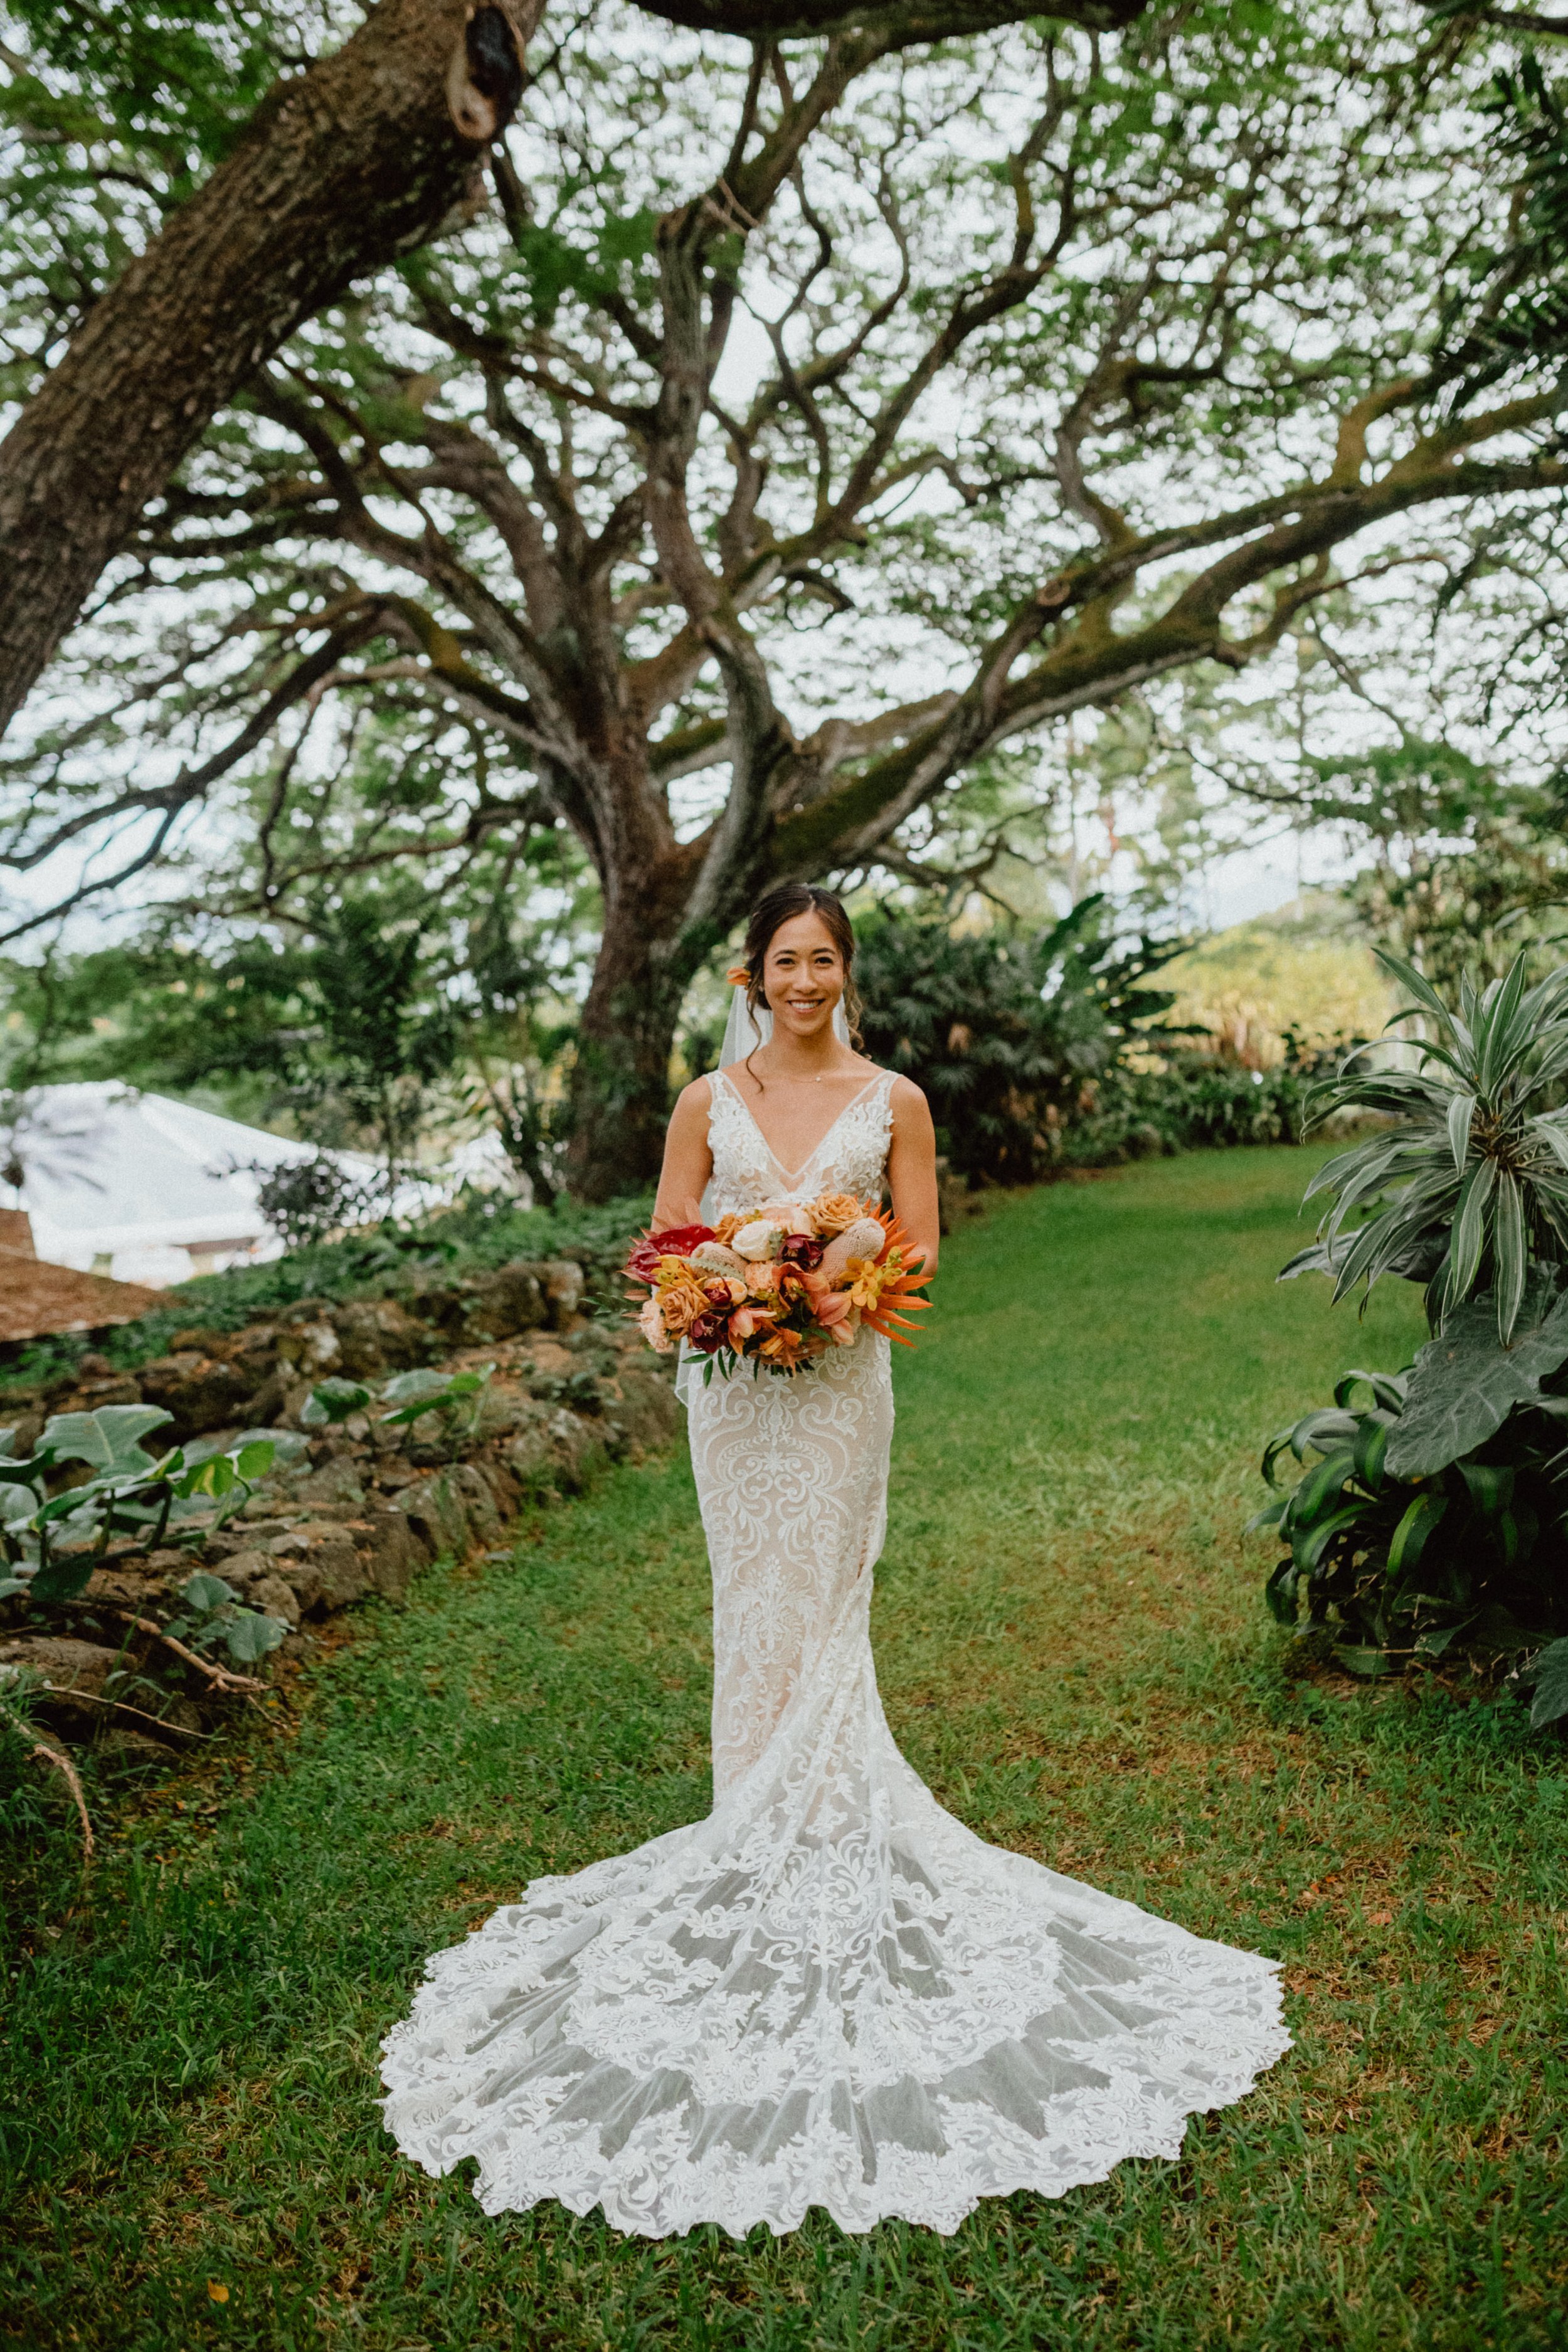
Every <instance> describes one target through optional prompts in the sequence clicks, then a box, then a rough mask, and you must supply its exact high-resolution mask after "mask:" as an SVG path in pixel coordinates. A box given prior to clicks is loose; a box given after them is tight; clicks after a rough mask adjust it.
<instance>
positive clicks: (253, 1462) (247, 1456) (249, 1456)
mask: <svg viewBox="0 0 1568 2352" xmlns="http://www.w3.org/2000/svg"><path fill="white" fill-rule="evenodd" d="M277 1451H278V1448H277V1447H276V1446H275V1445H274V1444H273V1443H272V1440H271V1439H270V1438H269V1437H257V1438H253V1439H252V1440H251V1442H250V1444H248V1445H240V1446H237V1448H235V1450H234V1451H233V1452H231V1454H230V1455H229V1460H230V1461H231V1462H232V1463H233V1464H234V1466H235V1469H236V1471H237V1473H238V1475H239V1476H240V1477H241V1478H243V1479H244V1481H245V1483H246V1485H247V1486H255V1484H256V1482H257V1480H258V1478H265V1477H266V1475H267V1473H268V1471H269V1470H270V1469H271V1467H272V1463H273V1457H274V1455H275V1454H277Z"/></svg>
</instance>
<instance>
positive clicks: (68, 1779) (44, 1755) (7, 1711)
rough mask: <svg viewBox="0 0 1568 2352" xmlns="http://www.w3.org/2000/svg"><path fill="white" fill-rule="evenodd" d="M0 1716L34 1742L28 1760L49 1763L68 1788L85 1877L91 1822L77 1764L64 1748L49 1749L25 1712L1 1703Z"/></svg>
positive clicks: (88, 1865)
mask: <svg viewBox="0 0 1568 2352" xmlns="http://www.w3.org/2000/svg"><path fill="white" fill-rule="evenodd" d="M0 1715H3V1716H4V1717H5V1720H6V1722H7V1723H9V1724H12V1725H14V1726H15V1727H16V1730H18V1731H19V1732H20V1733H21V1735H22V1737H23V1738H24V1739H30V1740H31V1741H32V1743H33V1744H32V1746H31V1747H30V1748H28V1750H27V1757H28V1761H29V1762H31V1760H32V1759H34V1758H35V1757H37V1758H39V1759H41V1760H42V1761H43V1762H44V1763H46V1764H52V1765H53V1766H54V1768H55V1769H56V1771H57V1772H58V1773H59V1774H60V1776H61V1778H62V1779H63V1780H64V1781H65V1784H66V1787H67V1788H68V1790H70V1792H71V1802H72V1803H73V1804H74V1805H75V1807H76V1811H77V1819H78V1820H79V1822H80V1823H81V1874H82V1876H83V1877H84V1878H85V1877H86V1876H87V1874H88V1872H89V1870H90V1869H91V1868H92V1857H93V1852H94V1843H95V1842H94V1839H93V1834H92V1823H91V1822H90V1821H89V1819H88V1811H87V1798H86V1796H85V1795H84V1793H83V1791H82V1785H81V1782H80V1780H79V1779H78V1778H77V1769H76V1766H75V1765H74V1764H73V1763H72V1762H71V1760H70V1758H69V1757H68V1756H67V1755H66V1754H65V1753H64V1751H63V1749H61V1748H51V1747H50V1745H49V1743H48V1741H47V1739H43V1738H39V1736H38V1730H37V1725H36V1724H31V1723H29V1722H28V1721H27V1718H26V1716H25V1715H16V1714H14V1713H13V1711H12V1710H11V1708H10V1707H8V1706H4V1705H0Z"/></svg>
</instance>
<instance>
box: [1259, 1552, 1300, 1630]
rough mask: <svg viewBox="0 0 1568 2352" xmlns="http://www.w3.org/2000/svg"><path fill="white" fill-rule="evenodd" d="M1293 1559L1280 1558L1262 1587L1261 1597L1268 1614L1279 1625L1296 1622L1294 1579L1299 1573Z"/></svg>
mask: <svg viewBox="0 0 1568 2352" xmlns="http://www.w3.org/2000/svg"><path fill="white" fill-rule="evenodd" d="M1299 1572H1300V1571H1299V1570H1298V1569H1297V1566H1296V1563H1295V1561H1294V1560H1293V1559H1282V1560H1281V1561H1280V1563H1279V1567H1278V1568H1277V1569H1276V1570H1274V1573H1273V1575H1272V1576H1271V1577H1270V1578H1269V1580H1268V1583H1267V1584H1266V1585H1265V1586H1264V1588H1263V1598H1264V1600H1265V1601H1266V1602H1267V1603H1268V1609H1269V1612H1270V1614H1271V1615H1273V1616H1275V1617H1277V1618H1278V1619H1279V1622H1280V1624H1281V1625H1293V1624H1294V1623H1295V1622H1296V1580H1297V1576H1298V1574H1299Z"/></svg>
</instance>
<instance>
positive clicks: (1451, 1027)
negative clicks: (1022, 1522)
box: [1253, 954, 1568, 1723]
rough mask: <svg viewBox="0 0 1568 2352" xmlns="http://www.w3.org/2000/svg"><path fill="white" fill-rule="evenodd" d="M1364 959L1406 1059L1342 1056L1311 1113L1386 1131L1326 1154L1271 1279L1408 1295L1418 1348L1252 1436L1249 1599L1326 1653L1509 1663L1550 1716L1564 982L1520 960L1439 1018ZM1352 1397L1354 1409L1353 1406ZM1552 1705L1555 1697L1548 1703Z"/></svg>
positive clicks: (1566, 1343) (1567, 1426)
mask: <svg viewBox="0 0 1568 2352" xmlns="http://www.w3.org/2000/svg"><path fill="white" fill-rule="evenodd" d="M1383 961H1384V964H1385V965H1386V966H1387V968H1388V969H1389V971H1391V972H1393V973H1394V977H1395V978H1396V979H1397V980H1399V981H1400V982H1402V983H1403V985H1404V986H1405V989H1406V990H1407V992H1409V994H1410V995H1411V997H1412V998H1413V999H1414V1000H1415V1003H1414V1007H1412V1006H1410V1005H1407V1006H1405V1007H1404V1008H1402V1010H1401V1011H1400V1012H1399V1013H1396V1014H1395V1015H1394V1020H1395V1021H1402V1020H1405V1019H1407V1018H1408V1017H1409V1015H1410V1013H1411V1012H1412V1010H1413V1009H1416V1010H1418V1011H1419V1013H1420V1014H1421V1015H1422V1017H1423V1019H1424V1020H1425V1021H1426V1023H1427V1024H1430V1033H1433V1034H1427V1035H1426V1037H1424V1038H1422V1039H1420V1040H1418V1041H1417V1042H1416V1043H1415V1045H1414V1047H1413V1048H1412V1053H1413V1058H1414V1061H1415V1067H1414V1068H1405V1069H1393V1070H1373V1069H1369V1068H1367V1067H1366V1066H1365V1065H1364V1057H1363V1053H1362V1051H1361V1049H1357V1051H1356V1052H1354V1053H1352V1055H1349V1056H1347V1058H1346V1061H1345V1063H1344V1065H1343V1066H1342V1069H1341V1071H1340V1073H1339V1074H1338V1076H1336V1077H1334V1078H1333V1079H1332V1080H1331V1081H1330V1082H1328V1083H1327V1084H1326V1085H1323V1086H1321V1087H1318V1088H1317V1089H1315V1091H1314V1094H1313V1097H1312V1108H1314V1109H1315V1110H1316V1111H1317V1112H1318V1114H1319V1115H1320V1116H1321V1115H1322V1114H1324V1113H1326V1112H1330V1111H1334V1112H1344V1111H1347V1110H1348V1111H1352V1112H1356V1111H1360V1112H1366V1111H1373V1112H1378V1113H1381V1114H1383V1115H1384V1118H1385V1119H1386V1120H1388V1121H1389V1122H1390V1124H1388V1125H1386V1126H1385V1127H1384V1130H1383V1131H1382V1132H1380V1133H1379V1134H1377V1135H1375V1136H1373V1138H1372V1139H1369V1140H1366V1141H1363V1142H1360V1143H1358V1144H1356V1145H1354V1146H1353V1147H1352V1149H1351V1150H1349V1151H1346V1152H1343V1153H1341V1154H1339V1155H1338V1156H1337V1157H1336V1158H1334V1159H1332V1160H1329V1161H1328V1162H1326V1163H1325V1165H1324V1167H1323V1168H1322V1169H1321V1170H1320V1171H1319V1172H1318V1174H1317V1175H1316V1176H1315V1177H1314V1178H1313V1180H1312V1182H1311V1183H1310V1185H1309V1187H1308V1190H1307V1197H1308V1198H1309V1199H1310V1198H1312V1197H1313V1196H1314V1195H1317V1194H1321V1193H1323V1192H1329V1193H1331V1195H1332V1196H1333V1203H1332V1207H1331V1210H1330V1212H1329V1213H1328V1214H1327V1215H1326V1216H1325V1218H1324V1220H1323V1223H1322V1225H1321V1228H1320V1232H1319V1236H1318V1239H1317V1241H1316V1243H1314V1244H1313V1245H1312V1246H1311V1247H1310V1249H1307V1250H1304V1251H1301V1252H1300V1253H1299V1254H1298V1255H1297V1256H1296V1257H1294V1258H1292V1259H1291V1261H1290V1263H1289V1265H1287V1266H1286V1267H1285V1268H1284V1269H1283V1271H1282V1274H1281V1276H1280V1279H1281V1280H1285V1279H1288V1278H1289V1277H1290V1276H1295V1275H1299V1274H1301V1273H1304V1272H1308V1271H1315V1272H1321V1273H1324V1274H1327V1275H1329V1276H1331V1278H1332V1279H1333V1283H1334V1297H1335V1298H1336V1299H1339V1298H1341V1297H1343V1296H1344V1295H1345V1294H1346V1293H1347V1291H1349V1290H1350V1289H1351V1288H1352V1286H1355V1285H1356V1284H1357V1283H1362V1284H1363V1285H1364V1286H1365V1288H1366V1289H1367V1290H1370V1289H1371V1287H1372V1286H1373V1284H1374V1283H1375V1282H1377V1281H1379V1280H1381V1279H1382V1278H1383V1277H1384V1276H1385V1275H1390V1274H1393V1275H1398V1276H1403V1277H1404V1278H1405V1279H1407V1280H1410V1281H1415V1282H1418V1283H1420V1284H1422V1285H1423V1286H1424V1289H1425V1294H1426V1313H1427V1320H1428V1325H1429V1328H1430V1329H1431V1332H1432V1337H1431V1339H1429V1340H1428V1342H1427V1344H1426V1346H1425V1347H1424V1348H1422V1349H1421V1350H1420V1351H1419V1353H1418V1354H1417V1356H1416V1358H1415V1363H1414V1364H1413V1365H1411V1366H1409V1367H1407V1369H1406V1370H1405V1371H1404V1372H1402V1373H1399V1374H1395V1375H1387V1374H1372V1373H1363V1372H1352V1373H1348V1374H1347V1375H1346V1377H1345V1379H1344V1380H1343V1381H1342V1382H1341V1383H1340V1386H1339V1388H1338V1390H1337V1391H1336V1392H1335V1399H1334V1403H1333V1406H1332V1407H1331V1408H1325V1409H1323V1410H1321V1411H1319V1412H1311V1413H1308V1414H1306V1415H1304V1416H1303V1417H1302V1418H1301V1419H1300V1420H1299V1421H1298V1422H1296V1423H1293V1424H1292V1425H1291V1426H1290V1427H1289V1428H1287V1429H1284V1430H1281V1431H1280V1432H1279V1433H1278V1435H1277V1436H1275V1437H1274V1438H1273V1439H1271V1441H1270V1443H1269V1444H1268V1448H1267V1450H1266V1452H1265V1454H1264V1458H1263V1474H1264V1476H1265V1478H1266V1479H1267V1480H1268V1483H1269V1485H1270V1486H1277V1485H1278V1477H1277V1473H1278V1469H1279V1465H1280V1463H1281V1462H1282V1461H1283V1460H1284V1459H1285V1457H1286V1456H1287V1454H1291V1455H1293V1456H1294V1457H1295V1459H1296V1460H1297V1461H1298V1462H1300V1463H1301V1464H1303V1465H1305V1464H1306V1461H1307V1457H1308V1455H1309V1454H1314V1455H1316V1457H1317V1459H1316V1460H1315V1461H1314V1462H1313V1463H1312V1464H1311V1465H1310V1467H1306V1468H1304V1469H1303V1472H1302V1475H1301V1476H1300V1480H1299V1481H1298V1483H1297V1484H1296V1485H1295V1486H1293V1487H1292V1488H1291V1489H1290V1490H1289V1493H1285V1494H1280V1495H1279V1496H1278V1497H1277V1499H1276V1500H1274V1501H1272V1502H1270V1503H1269V1504H1268V1506H1266V1507H1265V1508H1264V1509H1263V1510H1262V1511H1261V1512H1260V1513H1259V1514H1258V1517H1257V1518H1256V1519H1255V1520H1254V1521H1253V1525H1254V1527H1269V1528H1274V1529H1275V1530H1276V1531H1277V1533H1278V1534H1279V1537H1280V1538H1281V1539H1282V1541H1283V1542H1284V1543H1285V1545H1286V1546H1287V1547H1288V1549H1287V1552H1286V1556H1285V1557H1284V1558H1283V1559H1280V1560H1279V1563H1278V1565H1277V1566H1276V1568H1275V1570H1274V1571H1273V1573H1272V1575H1271V1576H1270V1578H1269V1580H1268V1585H1267V1587H1266V1596H1267V1599H1268V1605H1269V1607H1270V1608H1271V1609H1272V1610H1273V1612H1274V1613H1275V1614H1276V1616H1278V1617H1279V1618H1280V1619H1281V1620H1282V1621H1283V1622H1287V1623H1291V1624H1296V1623H1302V1622H1304V1623H1305V1624H1306V1625H1308V1626H1310V1627H1316V1628H1324V1629H1328V1630H1329V1631H1330V1632H1331V1633H1332V1634H1333V1635H1334V1636H1335V1637H1336V1642H1337V1654H1338V1655H1339V1656H1340V1658H1341V1661H1342V1663H1343V1664H1346V1665H1348V1666H1350V1667H1352V1669H1353V1670H1354V1671H1357V1672H1360V1673H1387V1672H1394V1671H1398V1670H1400V1669H1402V1668H1403V1667H1405V1666H1406V1665H1408V1664H1413V1663H1420V1662H1423V1661H1428V1662H1429V1661H1431V1660H1434V1659H1436V1658H1437V1657H1440V1656H1442V1655H1443V1654H1445V1653H1447V1651H1449V1650H1450V1649H1451V1648H1453V1647H1455V1646H1456V1645H1462V1646H1464V1647H1466V1648H1468V1649H1470V1650H1471V1651H1474V1652H1479V1653H1482V1654H1487V1655H1489V1656H1491V1657H1493V1658H1498V1657H1501V1656H1505V1655H1510V1654H1511V1655H1512V1656H1513V1657H1514V1658H1515V1659H1516V1661H1520V1662H1521V1664H1522V1668H1523V1675H1524V1678H1525V1679H1526V1680H1530V1679H1533V1683H1534V1688H1535V1694H1536V1696H1535V1703H1534V1706H1533V1709H1532V1716H1533V1719H1534V1720H1535V1721H1536V1722H1538V1723H1543V1722H1548V1721H1554V1720H1556V1719H1557V1717H1558V1716H1559V1715H1561V1714H1568V1677H1565V1676H1564V1675H1563V1673H1562V1672H1561V1670H1560V1662H1561V1658H1562V1657H1563V1656H1564V1655H1568V1644H1565V1643H1563V1642H1562V1641H1560V1640H1559V1641H1554V1640H1553V1639H1552V1637H1553V1636H1554V1635H1558V1636H1560V1635H1562V1634H1563V1633H1565V1632H1568V1444H1564V1440H1565V1439H1568V1281H1565V1260H1568V1249H1565V1246H1564V1245H1565V1243H1568V1114H1564V1112H1563V1110H1562V1109H1561V1108H1559V1107H1558V1104H1557V1100H1556V1095H1557V1092H1558V1090H1559V1089H1560V1086H1561V1081H1562V1079H1563V1074H1564V1073H1565V1072H1568V969H1565V970H1563V971H1556V972H1553V973H1552V974H1551V975H1549V976H1548V977H1547V978H1546V979H1545V980H1543V981H1542V982H1539V983H1538V984H1537V985H1536V986H1535V987H1533V988H1527V986H1526V983H1525V969H1524V960H1523V958H1522V957H1521V958H1520V959H1519V960H1517V961H1516V962H1515V963H1514V965H1513V966H1512V968H1511V969H1510V971H1509V972H1508V973H1507V974H1506V975H1505V976H1504V977H1502V978H1501V979H1499V980H1496V981H1493V982H1490V983H1489V985H1488V986H1487V987H1485V988H1480V987H1478V986H1477V985H1476V984H1475V983H1474V982H1471V981H1469V980H1468V979H1467V980H1466V981H1464V982H1461V986H1460V992H1459V1006H1458V1010H1457V1011H1455V1010H1452V1009H1450V1008H1449V1007H1448V1006H1447V1005H1446V1004H1445V1003H1443V1002H1442V1000H1441V999H1440V998H1439V997H1438V995H1437V994H1436V991H1435V990H1433V989H1432V988H1431V987H1430V986H1429V985H1428V983H1427V982H1426V981H1425V980H1424V979H1423V978H1422V976H1421V975H1420V974H1419V973H1418V972H1415V971H1412V970H1411V968H1410V967H1409V966H1408V965H1406V964H1405V963H1403V962H1401V961H1400V960H1399V959H1398V958H1396V957H1394V956H1391V955H1386V954H1385V955H1384V958H1383ZM1363 1387H1364V1388H1366V1389H1368V1390H1369V1391H1370V1392H1371V1402H1370V1403H1367V1402H1360V1403H1358V1402H1355V1400H1356V1397H1357V1392H1358V1391H1360V1390H1361V1389H1363ZM1560 1699H1561V1705H1560V1704H1559V1700H1560Z"/></svg>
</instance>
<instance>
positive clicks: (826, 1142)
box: [702, 1070, 897, 1223]
mask: <svg viewBox="0 0 1568 2352" xmlns="http://www.w3.org/2000/svg"><path fill="white" fill-rule="evenodd" d="M895 1076H897V1073H896V1072H895V1071H892V1070H879V1071H878V1072H877V1073H876V1075H875V1076H873V1077H871V1078H869V1079H868V1081H867V1083H866V1085H865V1086H864V1087H861V1089H860V1092H859V1093H858V1095H857V1096H856V1097H855V1098H854V1100H853V1101H852V1102H847V1103H846V1104H845V1106H844V1108H843V1109H842V1110H841V1111H840V1112H839V1114H838V1116H837V1118H836V1119H835V1120H834V1122H833V1124H832V1126H831V1127H830V1128H829V1129H828V1130H827V1132H826V1135H825V1136H824V1137H823V1139H822V1140H821V1142H820V1143H819V1144H818V1145H817V1146H816V1150H814V1151H813V1153H812V1155H811V1157H810V1159H809V1160H805V1162H804V1163H803V1165H802V1166H800V1167H799V1168H795V1169H790V1168H782V1167H781V1166H780V1165H779V1162H778V1160H777V1159H776V1158H775V1157H774V1155H773V1150H772V1149H771V1148H770V1146H769V1145H768V1143H767V1141H766V1139H765V1138H764V1137H763V1130H762V1129H761V1128H760V1127H759V1126H758V1125H757V1122H756V1120H755V1119H754V1118H752V1112H751V1108H750V1106H749V1105H748V1103H747V1102H746V1099H745V1097H744V1096H743V1095H742V1093H741V1091H740V1088H739V1087H737V1086H736V1085H735V1082H734V1080H733V1079H732V1078H728V1077H726V1076H725V1075H724V1073H723V1071H722V1070H715V1071H713V1072H712V1073H711V1075H710V1077H709V1080H708V1089H709V1111H708V1140H709V1147H710V1150H711V1151H712V1154H713V1173H712V1175H711V1177H710V1179H709V1183H708V1190H707V1192H705V1193H704V1194H703V1199H702V1213H703V1216H704V1219H705V1220H706V1221H707V1222H708V1223H712V1222H714V1221H715V1220H716V1219H717V1218H720V1217H722V1216H726V1215H728V1214H729V1213H730V1212H731V1210H744V1209H760V1208H762V1207H763V1205H764V1204H765V1203H767V1202H772V1201H811V1200H815V1199H816V1198H817V1197H818V1196H819V1195H820V1194H822V1193H824V1192H853V1193H854V1194H855V1196H856V1198H857V1199H858V1200H862V1201H865V1200H876V1199H878V1198H879V1196H880V1193H881V1190H882V1177H883V1174H884V1172H885V1171H886V1169H887V1165H888V1144H889V1138H890V1137H891V1134H892V1129H893V1112H892V1093H893V1082H894V1079H895Z"/></svg>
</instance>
